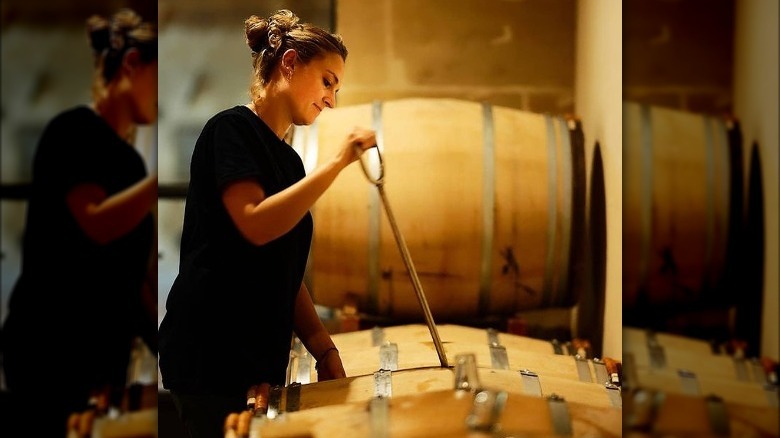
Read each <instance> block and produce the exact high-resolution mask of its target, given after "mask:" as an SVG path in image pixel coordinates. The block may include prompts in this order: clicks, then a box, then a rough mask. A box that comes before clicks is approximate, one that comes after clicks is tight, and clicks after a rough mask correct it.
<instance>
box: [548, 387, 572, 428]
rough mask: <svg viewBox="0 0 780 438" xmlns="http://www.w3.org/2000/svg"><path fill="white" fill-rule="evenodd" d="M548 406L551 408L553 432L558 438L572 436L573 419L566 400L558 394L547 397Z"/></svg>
mask: <svg viewBox="0 0 780 438" xmlns="http://www.w3.org/2000/svg"><path fill="white" fill-rule="evenodd" d="M547 405H548V406H549V408H550V418H551V419H552V426H553V431H554V432H555V434H556V435H558V436H570V435H571V434H572V427H571V417H570V416H569V406H568V405H567V404H566V400H564V399H563V397H561V396H559V395H557V394H550V396H549V397H547Z"/></svg>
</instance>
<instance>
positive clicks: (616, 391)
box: [604, 382, 623, 409]
mask: <svg viewBox="0 0 780 438" xmlns="http://www.w3.org/2000/svg"><path fill="white" fill-rule="evenodd" d="M604 388H606V390H607V398H609V403H610V404H611V405H612V407H613V408H619V409H623V395H622V394H621V393H620V387H619V386H617V385H615V384H612V383H609V382H606V383H605V384H604Z"/></svg>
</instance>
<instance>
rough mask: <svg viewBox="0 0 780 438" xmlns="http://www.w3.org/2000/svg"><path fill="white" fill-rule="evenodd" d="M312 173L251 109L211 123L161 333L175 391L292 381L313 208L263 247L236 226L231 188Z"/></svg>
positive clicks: (280, 186)
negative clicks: (226, 201)
mask: <svg viewBox="0 0 780 438" xmlns="http://www.w3.org/2000/svg"><path fill="white" fill-rule="evenodd" d="M304 176H305V170H304V167H303V162H302V161H301V159H300V157H299V156H298V154H297V153H296V152H295V151H294V150H293V149H292V147H290V145H288V144H287V143H285V142H284V141H282V140H280V139H279V138H278V137H277V136H276V135H275V134H274V132H273V131H272V130H271V129H270V128H269V127H268V126H267V125H266V124H265V123H264V122H263V121H262V120H261V119H260V118H258V117H257V116H256V115H255V114H254V113H253V112H252V111H251V110H250V109H248V108H247V107H245V106H235V107H233V108H230V109H226V110H224V111H221V112H220V113H218V114H216V115H215V116H214V117H212V118H211V119H210V120H209V121H208V122H207V123H206V124H205V126H204V128H203V130H202V132H201V134H200V136H199V137H198V140H197V142H196V144H195V149H194V151H193V154H192V161H191V165H190V183H189V189H188V192H187V199H186V202H185V211H184V226H183V230H182V238H181V258H180V262H179V273H178V275H177V277H176V279H175V280H174V283H173V285H172V287H171V290H170V292H169V294H168V301H167V303H166V314H165V317H164V318H163V321H162V323H161V325H160V331H159V342H160V371H161V373H162V381H163V385H164V387H165V388H169V389H173V390H178V391H182V392H189V393H201V394H206V393H213V394H222V395H236V396H239V395H240V396H244V395H245V394H246V390H247V389H248V388H249V386H250V385H254V384H258V383H261V382H268V383H271V384H284V379H285V374H286V368H287V361H288V358H289V351H290V341H291V338H292V331H293V312H294V305H295V299H296V296H297V294H298V290H299V289H300V286H301V282H302V280H303V275H304V271H305V269H306V261H307V258H308V254H309V247H310V245H311V237H312V227H313V223H312V219H311V215H310V214H309V213H307V214H306V215H305V216H304V218H303V219H302V220H301V221H300V222H299V223H298V224H296V225H295V227H294V228H293V229H292V230H290V231H289V232H287V233H286V234H284V235H283V236H281V237H279V238H277V239H275V240H273V241H271V242H268V243H266V244H264V245H259V246H258V245H255V244H252V243H250V242H249V241H248V240H246V239H245V238H244V237H243V236H242V235H241V234H240V232H239V230H238V229H237V228H236V226H235V225H234V223H233V221H232V220H231V218H230V216H229V214H228V212H227V210H226V209H225V207H224V205H223V203H222V191H223V189H224V188H225V187H226V185H228V184H229V183H231V182H234V181H237V180H242V179H254V180H256V181H257V182H258V183H259V184H260V185H261V186H262V187H263V189H264V191H265V194H266V196H271V195H273V194H275V193H278V192H279V191H281V190H284V189H285V188H287V187H289V186H291V185H292V184H294V183H295V182H297V181H299V180H300V179H301V178H303V177H304Z"/></svg>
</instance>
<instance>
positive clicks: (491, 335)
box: [487, 327, 501, 345]
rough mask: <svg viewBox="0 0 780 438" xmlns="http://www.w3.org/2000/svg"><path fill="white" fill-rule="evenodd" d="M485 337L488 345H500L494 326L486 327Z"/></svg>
mask: <svg viewBox="0 0 780 438" xmlns="http://www.w3.org/2000/svg"><path fill="white" fill-rule="evenodd" d="M487 338H488V345H500V344H501V342H499V340H498V330H496V329H494V328H492V327H491V328H489V329H487Z"/></svg>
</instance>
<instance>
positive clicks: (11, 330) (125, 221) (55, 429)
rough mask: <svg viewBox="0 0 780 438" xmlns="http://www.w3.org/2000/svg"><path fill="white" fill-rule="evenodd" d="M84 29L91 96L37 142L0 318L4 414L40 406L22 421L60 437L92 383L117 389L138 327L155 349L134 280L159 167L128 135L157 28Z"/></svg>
mask: <svg viewBox="0 0 780 438" xmlns="http://www.w3.org/2000/svg"><path fill="white" fill-rule="evenodd" d="M87 30H88V36H89V38H90V42H91V48H92V49H93V52H94V55H95V64H94V66H95V76H94V82H93V101H92V103H91V104H90V105H79V106H76V107H74V108H70V109H68V110H66V111H63V112H62V113H60V114H59V115H57V116H56V117H54V118H53V119H52V120H51V121H50V122H49V123H48V124H47V126H46V127H45V129H44V131H43V133H42V136H41V138H40V141H39V143H38V145H37V148H36V151H35V156H34V161H33V177H32V184H31V194H30V197H29V203H28V206H27V216H26V223H25V233H24V240H23V246H22V266H21V273H20V276H19V278H18V280H17V283H16V284H15V287H14V289H13V291H12V294H11V297H10V303H9V313H8V317H7V319H6V322H5V325H4V327H3V361H4V363H3V366H4V371H5V377H6V383H7V386H8V389H9V394H10V395H11V396H12V403H13V404H12V406H13V408H14V409H18V410H19V412H20V413H24V411H26V413H27V414H28V415H27V416H26V417H23V416H17V415H14V414H10V415H4V418H5V419H6V420H4V424H6V425H7V423H6V421H7V420H11V419H18V418H29V414H30V413H32V412H41V415H37V420H36V422H35V423H32V424H26V425H24V426H25V427H28V428H29V427H33V428H34V433H32V435H35V436H65V428H66V420H67V417H68V415H69V414H70V413H73V412H77V411H81V410H84V409H86V408H87V405H88V401H89V399H90V396H91V395H92V394H94V393H95V392H97V391H103V390H105V389H108V390H109V391H110V392H112V393H113V394H115V395H116V396H117V397H120V396H121V395H122V390H123V389H124V387H125V383H126V378H127V372H128V364H129V357H130V352H131V347H132V342H133V340H134V338H135V337H136V336H139V335H140V336H143V337H144V340H145V341H146V343H147V344H148V345H149V347H150V348H151V349H152V350H153V351H156V325H155V321H156V319H155V318H156V309H150V308H149V307H148V306H146V304H148V299H149V296H148V295H147V296H146V297H143V296H142V294H143V292H142V290H143V289H144V288H146V289H145V290H146V292H147V294H150V287H149V286H150V285H149V283H146V282H147V281H148V276H147V274H148V273H149V272H150V268H149V266H150V255H151V254H152V252H153V250H154V249H153V248H152V245H153V242H154V232H155V230H154V229H155V226H154V217H153V207H154V206H155V205H156V202H157V176H156V175H147V170H146V164H145V163H144V161H143V158H142V156H141V155H140V154H139V153H138V151H137V150H136V149H135V147H134V146H133V145H132V137H133V134H134V132H135V129H136V126H137V125H140V124H149V123H152V122H154V121H155V119H156V117H157V31H156V28H155V26H153V25H152V24H150V23H145V22H143V21H142V19H141V17H140V16H138V15H137V14H136V13H135V12H133V11H132V10H122V11H119V12H118V13H116V14H115V15H114V16H113V17H111V19H110V20H107V19H105V18H102V17H98V16H93V17H91V18H90V19H89V20H88V21H87ZM153 280H154V281H156V279H153ZM151 287H152V288H153V287H154V286H153V283H152V286H151ZM151 294H152V295H153V292H151ZM117 394H118V395H117ZM120 401H121V400H118V399H117V398H114V399H113V400H111V402H112V403H113V404H114V405H116V406H119V404H118V403H119V402H120ZM17 430H18V429H17Z"/></svg>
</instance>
